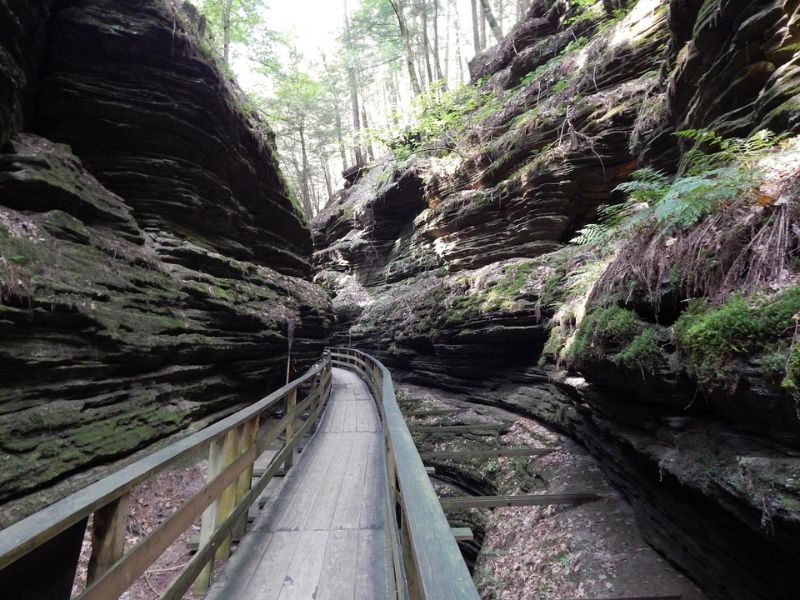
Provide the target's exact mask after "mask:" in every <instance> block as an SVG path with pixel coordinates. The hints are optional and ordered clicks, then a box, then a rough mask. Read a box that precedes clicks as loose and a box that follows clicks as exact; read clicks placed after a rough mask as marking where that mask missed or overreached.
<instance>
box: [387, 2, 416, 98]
mask: <svg viewBox="0 0 800 600" xmlns="http://www.w3.org/2000/svg"><path fill="white" fill-rule="evenodd" d="M389 4H391V5H392V9H393V10H394V14H395V15H396V16H397V27H398V29H399V30H400V39H401V40H402V42H403V53H404V54H405V57H406V67H408V77H409V79H410V80H411V90H412V92H414V95H415V96H419V94H420V93H422V89H421V88H420V86H419V78H418V77H417V70H416V68H415V67H414V51H413V49H412V48H411V39H410V38H409V37H408V27H407V26H406V19H405V17H404V16H403V7H402V5H400V3H399V0H389Z"/></svg>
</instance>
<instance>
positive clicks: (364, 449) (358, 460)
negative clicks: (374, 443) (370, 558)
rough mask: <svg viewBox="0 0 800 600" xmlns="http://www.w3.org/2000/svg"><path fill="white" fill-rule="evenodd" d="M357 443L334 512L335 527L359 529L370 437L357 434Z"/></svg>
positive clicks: (332, 522) (333, 523)
mask: <svg viewBox="0 0 800 600" xmlns="http://www.w3.org/2000/svg"><path fill="white" fill-rule="evenodd" d="M356 435H357V439H356V440H355V441H356V443H355V444H354V446H353V450H352V452H351V453H350V459H349V461H348V463H347V470H346V472H345V476H344V480H343V481H342V489H341V492H340V493H339V500H338V502H337V505H336V510H335V512H334V514H333V520H332V521H331V527H332V528H333V529H358V521H359V517H360V515H361V499H362V498H363V497H364V496H365V495H366V492H365V485H366V484H365V481H366V471H367V462H368V460H369V449H370V437H369V435H365V434H356Z"/></svg>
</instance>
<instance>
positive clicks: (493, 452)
mask: <svg viewBox="0 0 800 600" xmlns="http://www.w3.org/2000/svg"><path fill="white" fill-rule="evenodd" d="M556 450H558V448H490V449H487V450H453V451H450V450H435V451H433V452H420V453H419V457H420V458H421V459H422V460H431V459H433V460H448V459H460V458H493V457H500V456H542V455H544V454H549V453H550V452H555V451H556Z"/></svg>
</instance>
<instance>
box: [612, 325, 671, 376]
mask: <svg viewBox="0 0 800 600" xmlns="http://www.w3.org/2000/svg"><path fill="white" fill-rule="evenodd" d="M660 356H661V348H660V346H659V344H658V339H657V337H656V331H655V329H653V328H652V327H649V328H647V329H645V330H644V331H643V332H642V333H640V334H639V335H637V336H636V337H635V338H633V341H631V343H630V344H628V345H627V347H626V348H625V349H624V350H623V351H622V352H620V353H619V354H618V355H617V356H616V358H615V360H616V361H617V362H618V363H622V364H624V365H625V366H628V367H631V368H641V369H645V368H650V369H652V368H653V366H654V365H655V364H656V362H657V361H658V359H659V357H660Z"/></svg>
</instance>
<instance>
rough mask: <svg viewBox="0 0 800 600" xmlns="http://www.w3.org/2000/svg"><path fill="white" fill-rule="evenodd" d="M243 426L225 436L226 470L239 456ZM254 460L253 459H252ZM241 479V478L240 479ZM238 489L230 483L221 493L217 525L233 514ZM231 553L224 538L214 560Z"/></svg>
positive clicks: (228, 538) (229, 539)
mask: <svg viewBox="0 0 800 600" xmlns="http://www.w3.org/2000/svg"><path fill="white" fill-rule="evenodd" d="M243 427H244V426H243V425H242V426H240V427H237V428H235V429H231V430H230V431H229V432H228V433H227V435H226V436H225V447H224V450H223V452H224V455H225V456H224V459H223V460H224V467H223V468H227V467H228V466H229V465H230V464H231V463H233V461H234V460H236V456H237V455H238V454H239V450H240V448H241V444H242V442H241V440H242V435H243ZM253 460H255V457H253ZM243 474H244V473H243ZM240 479H241V477H240ZM237 487H238V480H237V482H236V483H232V484H231V485H230V486H228V487H227V488H225V491H224V492H222V496H221V497H220V499H219V502H217V519H216V522H217V523H221V522H223V521H224V520H225V519H227V518H228V515H230V514H231V512H233V509H234V507H235V506H236V489H237ZM230 551H231V538H230V536H228V537H227V538H225V539H224V540H223V542H222V544H220V547H219V549H218V550H217V553H216V555H215V557H214V558H216V560H225V559H226V558H228V555H229V554H230Z"/></svg>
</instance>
